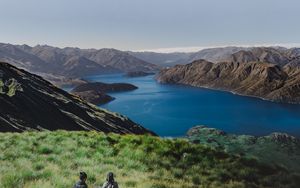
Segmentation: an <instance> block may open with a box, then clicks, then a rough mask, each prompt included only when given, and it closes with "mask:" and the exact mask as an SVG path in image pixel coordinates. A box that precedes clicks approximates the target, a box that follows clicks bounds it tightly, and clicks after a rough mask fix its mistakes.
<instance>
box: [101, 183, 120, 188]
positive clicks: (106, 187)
mask: <svg viewBox="0 0 300 188" xmlns="http://www.w3.org/2000/svg"><path fill="white" fill-rule="evenodd" d="M102 188H119V186H118V183H117V182H113V183H109V182H105V183H104V184H103V186H102Z"/></svg>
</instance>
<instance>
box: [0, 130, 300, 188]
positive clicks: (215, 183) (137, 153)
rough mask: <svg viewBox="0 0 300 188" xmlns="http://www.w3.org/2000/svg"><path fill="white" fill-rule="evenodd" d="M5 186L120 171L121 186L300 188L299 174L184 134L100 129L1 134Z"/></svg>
mask: <svg viewBox="0 0 300 188" xmlns="http://www.w3.org/2000/svg"><path fill="white" fill-rule="evenodd" d="M0 151H1V153H0V187H1V188H21V187H22V188H38V187H39V188H40V187H43V188H50V187H51V188H53V187H55V188H66V187H72V186H73V184H74V183H75V182H76V181H77V178H78V177H77V176H78V172H79V171H81V170H83V171H85V172H87V174H88V182H87V183H88V184H89V186H90V187H96V186H100V185H102V183H103V182H104V180H105V177H106V174H107V173H108V172H110V171H112V172H114V173H115V174H116V180H117V181H118V183H119V184H120V187H126V188H127V187H128V188H130V187H136V188H169V187H172V188H183V187H184V188H196V187H239V188H240V187H298V186H299V183H300V182H299V176H296V175H293V174H290V173H288V172H287V171H285V170H284V169H281V168H279V167H274V166H267V165H263V164H260V163H258V162H257V161H256V160H250V159H244V158H241V157H238V156H232V155H229V154H226V153H223V152H220V151H217V150H215V149H211V148H208V147H205V146H202V145H199V144H191V143H189V142H188V141H187V140H184V139H161V138H157V137H152V136H135V135H124V136H120V135H115V134H109V135H105V134H103V133H98V132H67V131H55V132H25V133H0Z"/></svg>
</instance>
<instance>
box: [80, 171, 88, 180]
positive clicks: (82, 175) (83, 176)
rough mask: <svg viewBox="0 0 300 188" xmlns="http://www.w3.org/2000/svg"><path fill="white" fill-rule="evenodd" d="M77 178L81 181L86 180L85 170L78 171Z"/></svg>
mask: <svg viewBox="0 0 300 188" xmlns="http://www.w3.org/2000/svg"><path fill="white" fill-rule="evenodd" d="M79 179H80V180H81V181H86V179H87V174H86V173H85V172H79Z"/></svg>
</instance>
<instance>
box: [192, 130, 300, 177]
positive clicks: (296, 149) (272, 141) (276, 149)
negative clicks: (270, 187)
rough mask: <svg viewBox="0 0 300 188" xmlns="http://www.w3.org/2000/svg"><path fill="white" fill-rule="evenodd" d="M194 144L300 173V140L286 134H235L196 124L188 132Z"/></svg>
mask: <svg viewBox="0 0 300 188" xmlns="http://www.w3.org/2000/svg"><path fill="white" fill-rule="evenodd" d="M187 138H188V139H189V140H190V141H192V142H193V143H200V144H202V145H207V146H209V147H213V148H215V149H218V150H223V151H226V152H228V153H230V154H235V155H240V156H245V157H252V158H253V157H254V158H257V159H259V160H260V161H262V162H264V163H267V164H278V165H282V166H284V167H285V168H287V169H289V170H293V171H295V172H300V164H299V163H298V161H300V140H299V139H298V138H295V137H293V136H290V135H287V134H284V133H272V134H270V135H268V136H262V137H254V136H250V135H233V134H227V133H225V132H224V131H221V130H217V129H214V128H209V127H206V126H196V127H194V128H191V129H190V130H189V131H188V133H187Z"/></svg>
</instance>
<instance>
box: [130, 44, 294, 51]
mask: <svg viewBox="0 0 300 188" xmlns="http://www.w3.org/2000/svg"><path fill="white" fill-rule="evenodd" d="M228 46H237V47H274V46H280V47H285V48H294V47H300V43H274V44H236V45H215V46H188V47H174V48H157V49H143V50H135V51H136V52H157V53H174V52H184V53H188V52H197V51H200V50H203V49H208V48H223V47H228Z"/></svg>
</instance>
